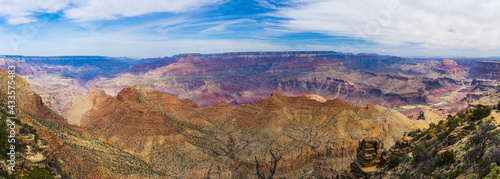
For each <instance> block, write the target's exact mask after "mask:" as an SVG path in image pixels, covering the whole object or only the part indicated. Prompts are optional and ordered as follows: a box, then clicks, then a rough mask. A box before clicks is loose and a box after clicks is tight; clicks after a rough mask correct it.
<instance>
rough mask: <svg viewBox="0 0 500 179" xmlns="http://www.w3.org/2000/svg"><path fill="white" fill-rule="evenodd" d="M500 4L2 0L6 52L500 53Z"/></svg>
mask: <svg viewBox="0 0 500 179" xmlns="http://www.w3.org/2000/svg"><path fill="white" fill-rule="evenodd" d="M499 17H500V1H498V0H420V1H412V0H377V1H371V0H349V1H346V0H140V1H139V0H0V55H27V56H63V55H101V56H114V57H125V56H126V57H164V56H172V55H175V54H180V53H205V54H206V53H221V52H247V51H339V52H345V53H377V54H383V55H397V56H405V57H415V56H419V57H425V56H429V57H430V56H440V57H458V56H461V57H489V56H500V18H499Z"/></svg>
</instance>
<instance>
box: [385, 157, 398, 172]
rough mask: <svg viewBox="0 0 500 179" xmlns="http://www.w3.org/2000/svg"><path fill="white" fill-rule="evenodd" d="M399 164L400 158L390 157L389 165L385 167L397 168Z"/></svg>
mask: <svg viewBox="0 0 500 179" xmlns="http://www.w3.org/2000/svg"><path fill="white" fill-rule="evenodd" d="M399 163H401V157H399V156H397V155H392V156H391V158H390V160H389V163H388V164H387V167H389V169H392V168H394V167H397V166H398V165H399Z"/></svg>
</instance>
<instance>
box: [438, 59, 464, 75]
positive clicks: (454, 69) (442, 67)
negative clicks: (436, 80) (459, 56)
mask: <svg viewBox="0 0 500 179" xmlns="http://www.w3.org/2000/svg"><path fill="white" fill-rule="evenodd" d="M434 70H436V71H438V72H440V73H444V74H447V75H455V74H460V73H467V72H468V71H469V68H467V67H463V66H460V65H458V64H457V62H455V61H454V60H450V59H443V60H441V62H440V63H439V64H437V65H436V66H435V68H434Z"/></svg>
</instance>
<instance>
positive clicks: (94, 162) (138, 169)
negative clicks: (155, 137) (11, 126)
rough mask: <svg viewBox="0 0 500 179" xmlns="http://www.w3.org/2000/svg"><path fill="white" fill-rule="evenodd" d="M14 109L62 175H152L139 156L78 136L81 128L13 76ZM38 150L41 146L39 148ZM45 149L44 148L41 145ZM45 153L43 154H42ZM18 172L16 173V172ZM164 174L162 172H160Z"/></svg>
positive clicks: (3, 93) (1, 81)
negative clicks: (45, 142) (33, 131)
mask: <svg viewBox="0 0 500 179" xmlns="http://www.w3.org/2000/svg"><path fill="white" fill-rule="evenodd" d="M7 75H8V74H7V72H6V71H4V70H0V105H1V107H2V111H7V110H6V109H7V108H6V105H5V104H7V102H6V101H5V100H6V99H7V84H8V83H7V81H8V80H9V78H8V77H7ZM15 81H16V82H15V85H14V87H15V88H16V93H15V96H16V99H17V100H16V113H17V116H18V119H19V122H20V123H22V125H28V126H32V128H33V129H35V130H36V132H35V133H36V134H35V135H37V136H39V137H40V138H41V140H44V141H47V142H48V143H47V145H48V146H49V147H50V150H52V152H51V153H50V155H47V156H44V157H45V158H52V159H50V160H49V162H48V165H49V166H50V165H59V166H62V167H63V169H64V168H66V170H63V171H64V173H57V174H59V175H62V176H71V177H74V178H104V177H106V176H107V175H113V176H116V177H118V176H134V175H136V176H145V175H148V176H150V175H154V174H155V172H153V171H152V170H151V168H150V167H149V166H147V165H146V164H145V163H144V162H143V161H142V160H140V159H137V158H136V157H134V156H132V155H130V154H128V153H125V152H123V151H121V150H120V149H118V148H116V147H113V146H110V145H108V144H106V143H103V142H101V141H98V140H96V139H93V138H88V137H85V136H82V135H81V133H79V132H82V130H81V129H80V128H78V127H76V126H71V125H69V124H67V123H66V122H65V120H64V118H62V117H61V116H59V115H57V114H56V113H55V112H53V111H51V110H50V109H49V108H48V107H47V106H46V105H45V104H44V103H43V102H42V100H41V97H40V96H39V95H38V94H36V93H34V92H33V91H32V90H31V89H30V87H29V85H28V83H26V81H24V80H23V79H22V78H20V77H18V76H16V77H15ZM40 150H41V149H40ZM44 150H45V149H44ZM44 155H45V154H44ZM17 175H19V174H17ZM162 175H164V174H162Z"/></svg>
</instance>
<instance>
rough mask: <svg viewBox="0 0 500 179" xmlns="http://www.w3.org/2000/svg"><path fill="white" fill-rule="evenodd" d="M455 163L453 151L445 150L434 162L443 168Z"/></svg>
mask: <svg viewBox="0 0 500 179" xmlns="http://www.w3.org/2000/svg"><path fill="white" fill-rule="evenodd" d="M453 163H455V154H454V153H453V151H449V150H446V151H445V152H443V154H442V155H441V156H439V158H438V159H437V161H436V164H437V165H438V166H440V167H441V166H445V165H450V164H453Z"/></svg>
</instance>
